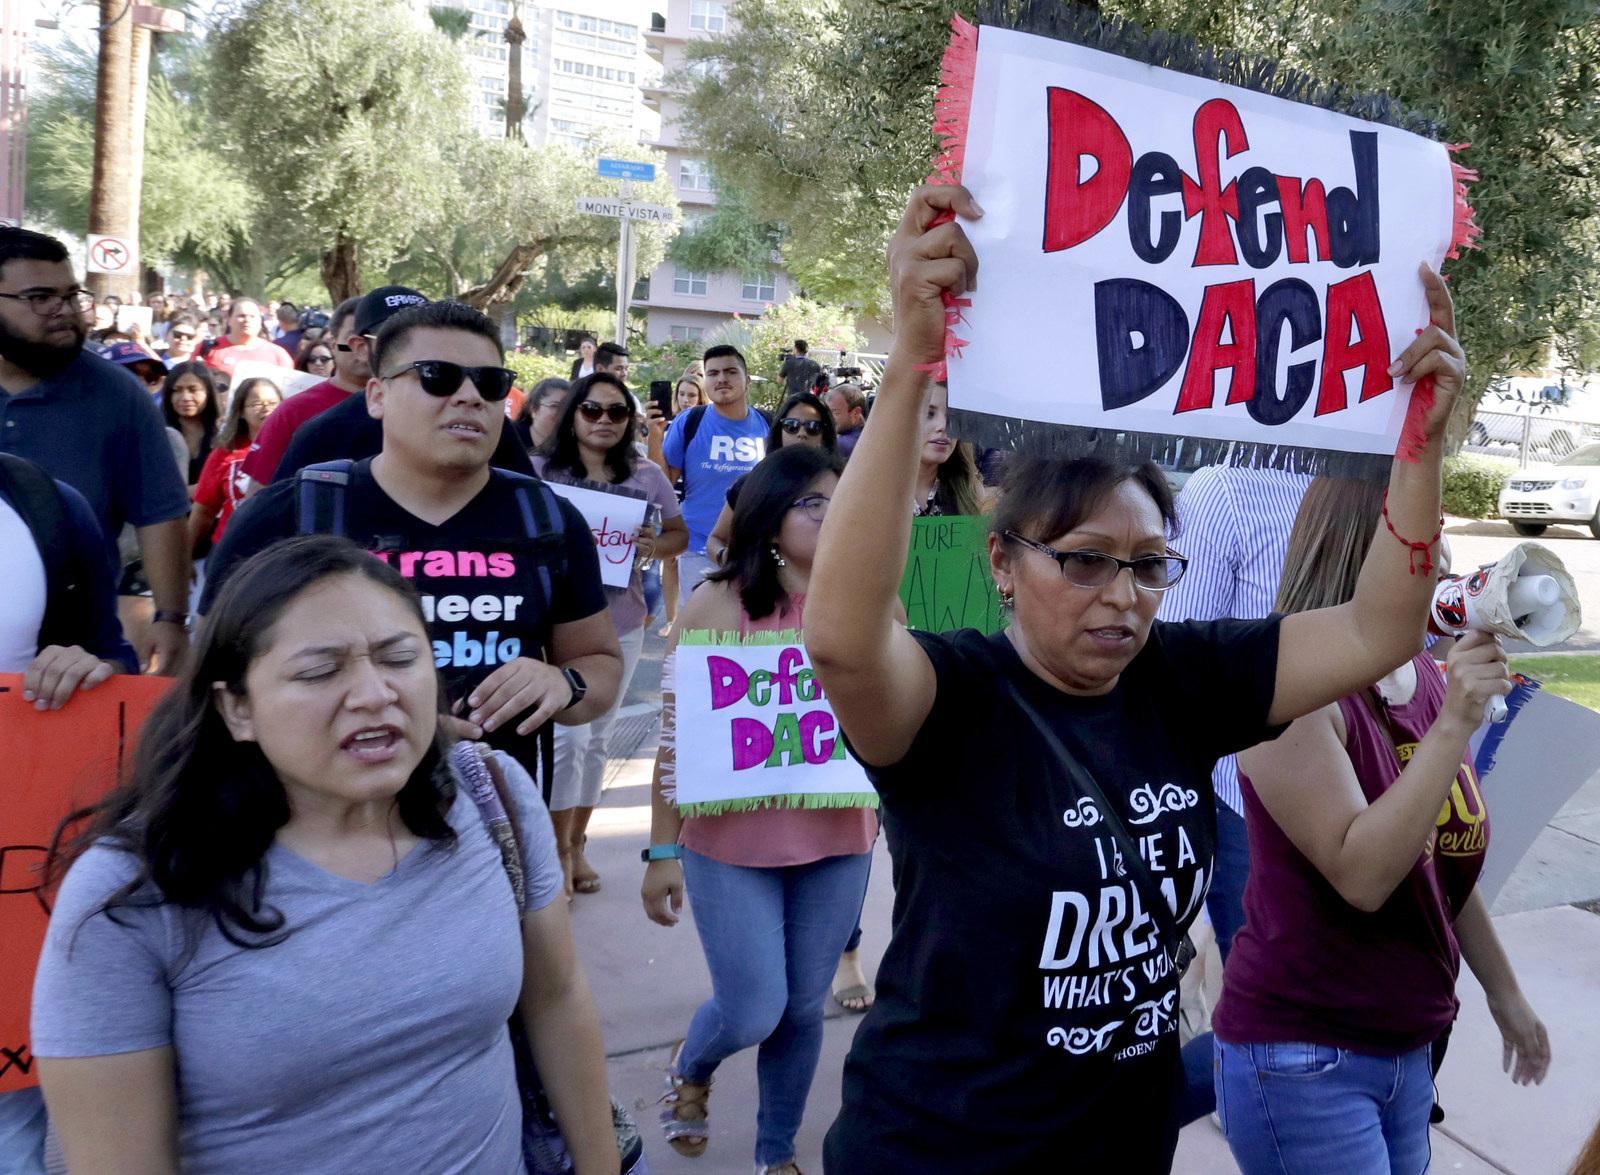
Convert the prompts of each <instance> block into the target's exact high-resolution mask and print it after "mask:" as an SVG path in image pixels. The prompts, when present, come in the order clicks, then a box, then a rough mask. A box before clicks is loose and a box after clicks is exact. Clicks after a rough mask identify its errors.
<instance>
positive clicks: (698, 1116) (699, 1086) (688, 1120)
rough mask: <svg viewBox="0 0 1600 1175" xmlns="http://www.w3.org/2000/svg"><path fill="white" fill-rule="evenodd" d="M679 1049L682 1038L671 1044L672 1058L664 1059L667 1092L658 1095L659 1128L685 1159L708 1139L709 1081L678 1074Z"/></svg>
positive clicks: (701, 1149) (693, 1155)
mask: <svg viewBox="0 0 1600 1175" xmlns="http://www.w3.org/2000/svg"><path fill="white" fill-rule="evenodd" d="M681 1052H683V1041H681V1040H680V1041H679V1042H678V1043H677V1044H675V1045H673V1047H672V1060H670V1061H668V1062H667V1092H666V1093H664V1094H662V1095H661V1098H660V1104H661V1105H663V1106H665V1107H666V1108H665V1109H664V1110H662V1111H661V1130H662V1132H663V1133H664V1134H665V1135H666V1136H667V1145H668V1146H670V1147H671V1148H672V1149H673V1150H675V1151H677V1152H678V1153H679V1154H680V1155H682V1156H683V1157H684V1158H686V1159H698V1158H699V1157H700V1156H701V1155H703V1154H705V1153H706V1143H707V1142H709V1141H710V1140H711V1129H710V1127H709V1126H708V1125H707V1124H706V1101H707V1099H709V1098H710V1096H711V1082H709V1081H705V1082H701V1081H685V1080H684V1079H683V1078H682V1077H680V1076H678V1054H679V1053H681Z"/></svg>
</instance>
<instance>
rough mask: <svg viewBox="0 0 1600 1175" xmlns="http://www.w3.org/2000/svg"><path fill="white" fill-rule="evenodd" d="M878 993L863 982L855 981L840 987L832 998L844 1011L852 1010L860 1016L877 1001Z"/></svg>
mask: <svg viewBox="0 0 1600 1175" xmlns="http://www.w3.org/2000/svg"><path fill="white" fill-rule="evenodd" d="M877 998H878V993H877V992H875V991H873V990H872V988H871V987H869V986H868V985H867V984H865V983H857V984H855V985H854V986H852V987H841V988H840V989H839V990H838V991H836V992H834V993H833V1000H834V1002H835V1003H836V1004H838V1005H839V1006H840V1007H841V1008H843V1009H844V1010H845V1011H846V1012H854V1013H855V1014H856V1015H858V1016H860V1015H862V1014H863V1013H865V1012H866V1010H867V1009H868V1008H870V1007H872V1005H873V1004H874V1003H875V1002H876V1001H877Z"/></svg>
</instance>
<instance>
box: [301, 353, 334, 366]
mask: <svg viewBox="0 0 1600 1175" xmlns="http://www.w3.org/2000/svg"><path fill="white" fill-rule="evenodd" d="M332 362H333V356H332V355H308V356H306V366H307V367H310V366H311V365H312V364H313V363H332Z"/></svg>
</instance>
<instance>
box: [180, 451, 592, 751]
mask: <svg viewBox="0 0 1600 1175" xmlns="http://www.w3.org/2000/svg"><path fill="white" fill-rule="evenodd" d="M371 464H372V463H371V462H370V461H359V462H357V463H356V464H355V465H354V466H352V467H351V470H350V484H349V486H348V488H347V489H346V491H345V527H344V533H345V534H346V535H347V536H348V537H349V538H350V539H351V540H352V541H354V542H356V543H359V544H360V545H361V546H363V547H366V548H367V549H368V550H370V551H372V552H373V553H374V555H375V556H376V557H378V558H380V559H383V560H384V561H385V562H386V563H388V564H389V565H390V566H391V567H393V568H395V569H396V570H398V571H399V572H400V574H401V575H403V576H405V578H407V579H409V580H411V581H412V583H413V584H414V585H415V586H416V589H417V591H418V593H419V594H420V595H421V596H422V608H423V614H424V615H425V616H426V617H427V619H428V635H429V637H430V638H431V639H432V641H433V655H434V662H435V664H437V665H438V667H439V672H440V673H441V674H442V675H443V677H444V680H445V686H446V688H447V689H448V690H449V692H450V700H451V701H452V702H454V701H456V700H458V699H460V698H464V697H466V696H467V695H468V694H469V693H470V692H471V691H472V689H473V687H474V686H476V685H477V684H478V683H479V682H480V681H482V680H483V679H484V678H485V677H487V676H488V675H489V674H490V673H492V672H494V671H495V670H496V669H498V668H499V667H500V666H501V665H503V664H505V663H506V662H508V661H512V660H514V659H516V658H517V657H532V658H534V659H535V660H543V659H544V655H545V649H546V647H547V646H548V645H549V643H550V631H551V626H552V625H555V624H564V623H567V622H569V621H573V620H582V619H584V618H586V617H589V616H593V615H594V614H595V613H596V612H603V611H604V610H605V607H606V598H605V592H604V590H603V589H602V587H601V583H600V561H599V557H598V555H597V553H596V550H595V545H594V537H593V535H592V534H591V533H590V531H589V524H588V523H587V522H586V521H584V518H583V515H582V514H580V513H579V512H578V510H577V509H576V508H575V507H573V506H572V505H571V504H570V503H568V502H567V501H566V500H565V499H563V498H560V497H559V495H558V496H557V502H558V504H559V506H560V509H561V516H562V519H563V529H564V534H565V539H566V574H565V575H559V574H557V572H558V570H559V568H552V569H551V573H550V574H551V593H550V594H551V601H550V606H549V607H548V609H547V608H545V607H544V593H543V591H542V590H541V587H540V583H539V580H538V573H537V564H536V563H535V562H534V559H533V555H532V552H531V550H530V547H529V542H528V539H527V537H526V536H527V530H526V528H525V526H524V523H523V521H522V513H521V508H520V506H519V504H518V502H517V495H516V491H515V489H514V488H513V484H512V481H511V479H510V477H509V476H508V475H505V474H503V473H501V472H500V471H498V470H491V471H490V474H491V476H490V478H489V482H488V484H487V485H485V486H484V488H483V489H482V490H481V491H480V492H479V493H478V495H477V496H476V497H474V498H473V499H472V501H470V502H468V503H467V504H466V505H465V506H463V507H462V508H461V509H460V510H459V511H457V512H456V514H455V515H454V516H452V517H451V518H449V519H448V520H446V521H445V522H444V523H443V524H441V525H439V526H434V525H433V524H431V523H428V522H425V521H423V520H422V519H420V518H418V517H417V516H416V515H415V514H412V513H411V512H410V511H408V510H406V509H404V508H402V507H401V506H400V505H399V504H398V503H396V502H395V500H394V499H393V498H391V497H389V495H388V494H386V493H384V492H383V489H382V487H381V486H379V485H378V483H377V481H376V480H375V479H374V478H373V476H372V471H371ZM529 480H530V481H531V480H532V479H529ZM297 489H298V485H297V483H295V482H293V481H288V482H276V483H274V484H273V485H271V486H268V487H267V488H266V489H263V490H261V491H259V492H258V493H256V494H255V495H254V496H253V497H250V498H248V499H246V500H245V502H244V504H243V505H242V506H240V507H239V509H238V511H236V512H235V514H234V516H233V518H232V519H231V520H230V521H229V523H228V529H227V530H226V531H224V532H223V536H222V541H221V542H220V543H218V544H217V546H216V548H215V549H214V550H213V552H212V555H211V562H210V564H209V565H208V575H207V580H206V587H205V595H204V596H203V598H202V600H201V609H200V610H201V611H202V612H209V611H210V610H211V605H212V602H213V601H214V600H215V599H216V594H217V592H218V590H219V589H220V588H221V587H222V585H223V582H224V581H225V580H226V578H227V576H228V574H229V572H230V571H231V570H232V569H233V568H235V567H237V566H238V565H239V564H240V563H241V562H242V561H243V560H245V559H248V558H249V557H250V556H251V555H253V554H255V553H257V552H258V551H261V550H263V549H264V548H266V547H268V546H270V545H271V544H272V543H274V542H277V541H278V540H280V539H285V538H289V537H291V536H293V535H294V534H296V533H297V522H298V517H297V511H296V502H295V493H296V490H297ZM529 490H530V492H532V493H539V492H541V491H540V489H539V487H538V485H537V484H532V485H530V486H529ZM515 728H516V723H515V722H510V723H506V724H505V725H503V726H502V727H501V728H500V729H499V730H497V731H492V732H491V733H490V734H489V735H488V736H487V738H486V739H485V741H486V742H488V743H489V744H490V745H492V746H495V747H497V748H499V749H501V750H505V751H509V752H510V753H511V754H512V755H514V756H515V757H516V758H517V760H518V761H519V762H521V763H522V764H523V765H524V766H526V767H527V768H528V770H529V771H530V772H533V771H535V770H536V764H537V761H538V760H537V755H536V753H535V751H536V744H535V742H534V738H533V736H531V735H530V736H527V737H522V736H519V735H517V734H516V733H515Z"/></svg>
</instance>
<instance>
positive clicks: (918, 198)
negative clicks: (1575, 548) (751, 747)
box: [805, 186, 982, 766]
mask: <svg viewBox="0 0 1600 1175" xmlns="http://www.w3.org/2000/svg"><path fill="white" fill-rule="evenodd" d="M944 212H954V213H958V214H960V215H962V216H965V217H969V218H975V217H978V216H981V215H982V211H981V210H980V209H979V208H978V206H977V204H975V203H974V202H973V200H972V197H971V196H969V195H968V194H967V190H966V189H965V188H961V187H956V186H940V187H933V186H928V187H922V188H919V189H917V191H916V192H915V193H914V194H913V195H912V197H911V204H910V206H909V207H908V208H907V209H906V213H905V216H904V217H902V218H901V221H900V227H899V229H897V230H896V232H895V235H894V239H893V240H892V241H891V242H890V244H889V283H890V287H891V289H892V291H893V295H894V322H895V339H894V345H893V347H892V348H891V353H890V356H889V362H888V365H887V367H886V368H885V369H884V376H883V382H882V384H881V385H880V386H879V388H878V398H877V400H876V401H875V402H874V404H873V408H872V419H873V426H872V427H871V428H869V429H867V430H866V431H865V432H863V433H862V434H861V439H860V440H859V441H858V442H857V443H856V447H855V451H854V452H853V453H852V454H851V455H850V463H849V464H848V465H847V466H846V467H845V472H844V476H843V477H842V478H841V479H840V480H839V488H838V489H837V490H835V491H834V495H833V501H832V503H830V505H829V507H828V516H827V520H826V521H825V522H824V523H823V526H822V534H821V537H820V538H819V540H818V545H817V555H816V561H815V563H814V564H813V566H812V571H811V584H810V591H809V593H808V594H807V597H806V625H805V628H806V631H805V638H806V651H807V652H808V653H809V654H810V657H811V662H812V664H813V665H814V666H815V667H816V671H817V677H818V678H819V680H821V682H822V684H823V686H824V688H825V689H826V690H827V693H828V697H829V700H830V701H831V702H832V705H833V712H834V714H835V716H836V717H837V718H838V719H839V723H840V725H841V726H842V727H843V728H844V730H845V733H846V734H848V735H849V737H850V743H851V746H852V747H853V748H854V750H855V751H856V753H857V754H859V755H860V756H861V757H862V758H863V759H864V760H865V761H866V762H868V763H872V764H877V765H880V766H883V765H888V764H891V763H896V762H898V761H899V760H900V759H902V758H903V757H904V756H905V754H906V752H907V751H908V750H909V749H910V748H911V742H912V740H913V739H914V738H915V737H916V734H917V731H918V730H920V729H921V727H922V723H923V721H924V720H925V719H926V718H927V716H928V712H929V711H930V710H931V709H932V708H933V701H934V685H935V679H934V672H933V665H932V663H931V662H930V661H929V660H928V657H927V655H926V654H925V653H924V652H923V651H922V648H921V646H920V645H918V644H917V642H916V641H915V640H914V639H913V638H912V636H911V634H910V632H909V631H907V629H906V628H905V626H904V625H902V624H898V623H896V622H895V620H894V606H895V603H896V601H897V599H898V598H899V591H900V579H901V576H902V575H903V574H904V572H905V564H906V556H907V554H908V552H909V550H910V546H911V513H910V511H909V510H907V509H906V507H905V504H906V502H908V501H910V500H911V498H912V496H913V490H914V488H915V484H916V476H917V460H918V456H919V454H920V452H921V449H922V428H923V416H924V414H925V413H926V411H927V404H928V396H929V391H930V385H929V377H928V375H927V373H926V372H925V371H919V370H918V369H917V368H918V366H919V365H920V366H924V367H925V366H928V365H930V364H935V363H938V362H940V361H941V360H943V358H944V331H945V307H944V302H943V295H944V294H945V293H946V292H947V291H948V292H949V293H951V294H953V295H960V294H961V293H963V292H965V291H966V290H970V289H971V288H972V287H973V282H974V278H975V277H976V274H977V269H978V260H977V257H976V255H975V254H974V253H973V251H972V246H971V244H970V243H969V242H968V240H967V237H966V234H965V233H964V232H963V231H962V230H961V227H960V226H959V225H958V224H956V223H955V222H953V221H948V222H946V223H943V224H935V223H934V222H935V220H936V219H937V218H938V217H939V215H940V214H941V213H944Z"/></svg>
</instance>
